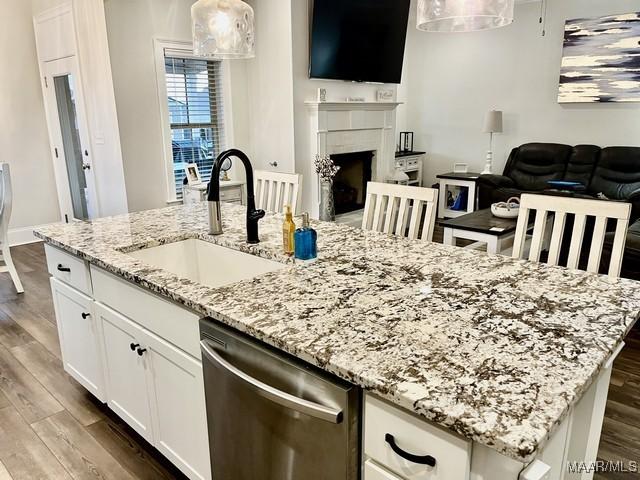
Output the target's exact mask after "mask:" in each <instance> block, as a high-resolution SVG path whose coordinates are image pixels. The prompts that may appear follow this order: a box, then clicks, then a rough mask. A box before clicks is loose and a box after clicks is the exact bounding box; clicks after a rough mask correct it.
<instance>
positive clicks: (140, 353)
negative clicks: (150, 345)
mask: <svg viewBox="0 0 640 480" xmlns="http://www.w3.org/2000/svg"><path fill="white" fill-rule="evenodd" d="M146 351H147V349H146V348H140V347H138V355H139V356H140V357H141V356H142V354H143V353H144V352H146Z"/></svg>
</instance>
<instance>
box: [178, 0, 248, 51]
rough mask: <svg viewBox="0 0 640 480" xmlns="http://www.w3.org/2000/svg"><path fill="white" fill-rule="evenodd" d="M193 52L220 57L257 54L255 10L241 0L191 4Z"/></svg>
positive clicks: (208, 1) (210, 0) (211, 0)
mask: <svg viewBox="0 0 640 480" xmlns="http://www.w3.org/2000/svg"><path fill="white" fill-rule="evenodd" d="M191 20H192V22H193V53H194V54H195V55H197V56H200V57H211V58H217V59H221V60H222V59H225V58H229V59H239V58H252V57H254V56H255V50H254V48H255V44H254V26H253V9H252V8H251V6H249V5H247V4H246V3H245V2H243V1H241V0H198V1H197V2H196V3H194V4H193V5H192V7H191Z"/></svg>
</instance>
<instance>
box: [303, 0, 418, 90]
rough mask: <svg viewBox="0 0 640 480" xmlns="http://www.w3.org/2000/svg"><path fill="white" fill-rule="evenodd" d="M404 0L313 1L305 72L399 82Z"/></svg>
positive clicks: (406, 13)
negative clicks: (307, 61) (306, 69)
mask: <svg viewBox="0 0 640 480" xmlns="http://www.w3.org/2000/svg"><path fill="white" fill-rule="evenodd" d="M409 3H410V0H315V1H314V2H313V16H312V19H311V48H310V50H311V52H310V62H309V63H310V65H309V76H310V77H311V78H327V79H334V80H352V81H356V82H377V83H400V80H401V78H402V60H403V57H404V45H405V41H406V38H407V23H408V21H409Z"/></svg>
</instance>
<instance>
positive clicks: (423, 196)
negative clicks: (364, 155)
mask: <svg viewBox="0 0 640 480" xmlns="http://www.w3.org/2000/svg"><path fill="white" fill-rule="evenodd" d="M437 199H438V191H437V190H434V189H432V188H422V187H411V186H406V185H395V184H390V183H378V182H369V183H368V184H367V198H366V201H365V207H364V215H363V218H362V228H363V230H375V231H377V232H384V233H387V234H390V235H399V236H403V237H408V238H410V239H420V240H424V241H428V242H430V241H431V240H432V239H433V230H434V228H435V223H436V204H437ZM421 222H422V223H421Z"/></svg>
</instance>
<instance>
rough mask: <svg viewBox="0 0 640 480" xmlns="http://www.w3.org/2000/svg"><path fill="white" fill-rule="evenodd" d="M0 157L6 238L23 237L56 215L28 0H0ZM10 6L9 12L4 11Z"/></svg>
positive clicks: (51, 167)
mask: <svg viewBox="0 0 640 480" xmlns="http://www.w3.org/2000/svg"><path fill="white" fill-rule="evenodd" d="M0 8H2V11H3V12H5V13H3V14H2V15H0V77H2V92H3V94H2V95H0V122H1V127H0V151H2V156H1V158H0V161H2V162H8V163H9V164H10V166H11V174H12V181H13V195H14V205H13V215H12V217H11V223H10V228H11V229H12V231H11V232H10V242H12V243H15V242H22V241H29V240H30V239H31V238H32V236H31V233H30V232H31V228H29V227H32V226H35V225H41V224H44V223H51V222H55V221H58V220H59V216H60V214H59V207H58V196H57V193H56V185H55V178H54V175H53V164H52V161H51V156H50V154H49V138H48V133H47V125H46V121H45V112H44V102H43V99H42V91H41V88H40V74H39V72H38V60H37V56H36V46H35V35H34V32H33V18H32V17H33V15H32V10H31V3H30V2H28V1H19V2H16V1H14V0H0ZM7 12H10V13H7Z"/></svg>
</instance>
